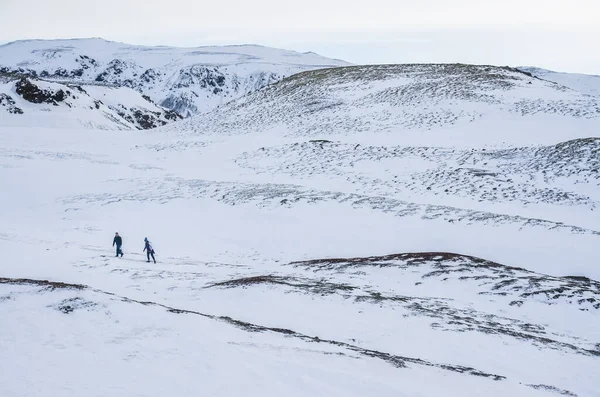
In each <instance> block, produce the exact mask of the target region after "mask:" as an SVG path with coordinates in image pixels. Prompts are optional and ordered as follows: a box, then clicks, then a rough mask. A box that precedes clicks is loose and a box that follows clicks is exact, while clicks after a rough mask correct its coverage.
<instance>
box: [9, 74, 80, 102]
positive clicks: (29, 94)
mask: <svg viewBox="0 0 600 397" xmlns="http://www.w3.org/2000/svg"><path fill="white" fill-rule="evenodd" d="M15 88H16V92H17V94H19V95H20V96H21V97H23V99H25V100H26V101H28V102H31V103H49V104H52V105H54V106H58V103H59V102H63V101H64V100H65V99H66V98H67V97H69V96H70V95H71V92H70V91H68V90H67V91H65V90H62V89H59V90H56V91H52V90H44V89H41V88H39V87H38V86H37V85H35V84H33V82H31V80H29V79H27V78H21V80H19V81H18V82H17V83H16V84H15Z"/></svg>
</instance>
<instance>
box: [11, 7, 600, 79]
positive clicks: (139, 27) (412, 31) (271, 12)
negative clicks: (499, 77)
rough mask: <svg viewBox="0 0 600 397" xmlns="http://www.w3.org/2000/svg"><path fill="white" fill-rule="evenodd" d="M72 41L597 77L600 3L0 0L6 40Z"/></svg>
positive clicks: (599, 41) (599, 68) (598, 68)
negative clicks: (245, 47)
mask: <svg viewBox="0 0 600 397" xmlns="http://www.w3.org/2000/svg"><path fill="white" fill-rule="evenodd" d="M72 37H102V38H105V39H109V40H115V41H121V42H126V43H132V44H146V45H156V44H163V45H173V46H186V47H189V46H200V45H212V44H215V45H219V44H248V43H255V44H263V45H268V46H274V47H279V48H287V49H293V50H299V51H315V52H318V53H320V54H322V55H326V56H329V57H334V58H341V59H344V60H347V61H350V62H353V63H406V62H465V63H484V64H495V65H511V66H526V65H527V66H528V65H534V66H541V67H545V68H549V69H554V70H559V71H569V72H580V73H592V74H600V0H501V1H500V0H410V1H404V0H368V1H365V0H361V1H358V0H298V1H295V2H289V1H274V0H245V1H242V0H239V1H238V0H218V1H217V0H213V1H210V0H95V1H90V0H28V1H24V0H0V41H1V42H7V41H13V40H19V39H33V38H44V39H51V38H72Z"/></svg>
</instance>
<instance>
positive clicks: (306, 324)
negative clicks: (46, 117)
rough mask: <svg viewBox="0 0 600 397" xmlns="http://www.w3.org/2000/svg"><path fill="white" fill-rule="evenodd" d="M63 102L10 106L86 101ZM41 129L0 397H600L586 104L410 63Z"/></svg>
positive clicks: (593, 148)
mask: <svg viewBox="0 0 600 397" xmlns="http://www.w3.org/2000/svg"><path fill="white" fill-rule="evenodd" d="M152 51H154V50H152ZM152 51H150V52H152ZM7 84H9V83H7ZM10 84H13V85H11V86H10V87H14V84H15V82H14V81H13V82H12V83H10ZM40 84H41V83H40ZM47 84H49V85H48V86H47V87H48V90H50V88H53V90H51V93H50V94H48V93H46V94H44V95H41V94H39V93H36V92H32V93H30V94H28V95H26V96H28V97H30V99H31V100H34V101H38V100H41V101H42V103H39V104H32V103H30V102H27V103H25V102H23V101H22V100H21V99H19V98H22V97H21V96H19V95H17V94H16V88H15V90H13V89H12V88H10V89H5V90H4V91H2V93H4V94H5V96H0V107H5V108H7V109H8V108H11V109H17V108H18V109H22V111H23V112H24V114H23V115H19V114H13V113H9V112H5V113H6V115H9V116H11V117H12V116H14V117H18V116H26V115H27V114H28V112H29V114H36V113H34V112H32V111H31V112H30V110H31V109H30V108H31V107H32V106H47V107H50V108H52V109H55V108H56V109H62V108H61V106H64V105H63V102H64V101H72V99H71V97H68V95H67V94H66V92H64V93H63V94H64V96H65V98H67V99H64V101H59V99H60V98H61V95H59V94H58V89H59V88H60V89H63V91H64V90H65V89H64V88H61V87H68V86H64V85H62V84H59V83H47ZM50 84H57V85H56V86H53V85H50ZM44 87H46V86H44ZM83 88H84V89H85V90H86V92H88V95H89V96H90V97H91V98H96V97H97V96H98V95H100V94H101V93H102V92H103V91H102V90H105V89H110V88H107V87H96V88H97V90H98V91H94V89H90V90H89V91H88V88H90V87H88V86H83ZM120 89H122V88H120ZM126 92H133V91H123V92H120V93H119V95H118V98H121V100H122V101H125V98H126ZM134 93H135V92H134ZM135 94H137V93H135ZM71 95H78V96H79V95H82V97H83V94H81V93H75V91H71ZM36 98H37V99H36ZM45 101H49V103H47V102H45ZM52 101H54V102H57V104H58V105H57V106H55V105H54V103H53V102H52ZM70 103H75V102H70ZM77 103H79V102H77ZM111 104H112V103H109V102H108V101H106V102H105V103H104V105H105V106H106V107H107V108H108V109H110V108H109V105H111ZM13 111H16V110H13ZM90 111H91V110H90ZM56 114H58V113H56ZM78 114H81V113H77V112H76V109H75V106H74V107H73V109H71V110H70V112H65V113H64V115H65V118H66V117H67V115H70V116H69V117H73V120H76V119H77V117H85V118H86V119H87V118H88V115H85V116H77V115H78ZM94 114H96V113H94ZM40 117H41V116H40ZM22 120H25V121H27V120H30V121H29V122H30V124H29V125H27V123H25V122H24V123H23V124H21V125H18V126H17V125H13V126H7V127H4V126H3V127H2V128H0V185H1V186H2V187H3V189H2V194H0V206H1V208H3V209H4V210H3V211H2V212H0V224H1V225H2V229H1V230H0V252H1V253H2V257H3V260H2V262H1V264H0V318H2V319H3V320H4V322H3V323H2V324H3V326H2V327H0V355H1V356H2V357H3V359H2V360H0V390H1V391H2V393H1V394H2V397H5V396H6V397H16V396H32V395H35V396H44V397H45V396H49V397H50V396H57V395H60V396H67V397H69V396H73V397H80V396H82V395H85V396H107V395H110V396H123V397H130V396H134V395H135V396H152V397H154V396H157V397H159V396H160V397H162V396H166V395H173V396H190V397H191V396H198V395H210V396H223V397H229V396H232V395H244V396H251V397H254V396H272V395H278V396H279V395H281V396H283V395H285V396H302V397H304V396H307V397H308V396H310V397H314V396H327V397H330V396H340V397H341V396H343V397H352V396H356V397H364V396H371V395H372V396H390V397H392V396H393V397H397V396H410V397H412V396H426V397H438V396H443V397H452V396H456V397H464V396H480V395H481V396H498V397H500V396H502V397H504V396H528V397H529V396H549V397H551V396H555V397H559V396H580V397H600V391H599V390H598V368H600V326H599V325H600V283H599V281H598V280H600V267H599V266H598V247H599V246H600V226H599V225H600V209H599V203H600V174H599V168H600V110H599V106H598V99H597V98H596V97H594V96H592V95H589V94H588V93H584V92H580V91H577V90H576V89H574V88H570V89H569V88H564V87H561V86H558V85H557V84H555V83H552V82H549V81H545V80H541V79H537V78H534V77H532V76H529V75H527V74H525V73H523V72H520V71H517V70H515V69H510V68H498V67H492V66H469V65H390V66H377V67H349V68H342V69H329V70H319V71H311V72H306V73H301V74H299V75H294V76H291V77H288V78H286V79H284V80H283V81H281V82H279V83H276V84H273V85H271V86H269V87H266V88H264V89H262V90H259V91H257V92H255V93H251V94H249V95H247V96H245V97H243V98H240V99H237V100H235V101H233V102H231V103H229V104H227V105H224V106H222V107H221V108H219V109H216V110H214V111H211V112H209V113H207V114H205V115H200V116H196V117H194V118H191V119H189V120H182V121H179V122H175V123H170V124H167V125H165V126H164V127H160V128H157V129H152V130H148V131H139V130H137V129H133V130H132V131H127V133H123V132H122V131H115V129H114V128H106V129H105V130H98V129H89V128H88V129H86V128H48V127H50V126H42V125H41V124H40V123H39V122H38V121H36V119H35V118H34V117H32V118H27V117H25V118H23V119H22ZM73 123H74V124H75V121H74V122H73ZM96 128H100V126H97V127H96ZM115 232H119V234H120V235H121V236H122V237H123V240H124V246H123V251H124V253H125V256H124V257H123V258H116V257H115V248H114V247H111V243H112V239H113V236H114V233H115ZM144 237H148V238H149V240H150V241H151V243H152V245H153V247H154V249H155V250H156V258H157V262H158V263H156V264H154V263H147V262H146V255H145V253H143V252H142V249H143V246H144V245H143V239H144Z"/></svg>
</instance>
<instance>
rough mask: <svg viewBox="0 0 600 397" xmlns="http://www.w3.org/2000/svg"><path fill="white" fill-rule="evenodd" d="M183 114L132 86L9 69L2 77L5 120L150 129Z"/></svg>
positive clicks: (0, 114) (0, 108)
mask: <svg viewBox="0 0 600 397" xmlns="http://www.w3.org/2000/svg"><path fill="white" fill-rule="evenodd" d="M179 119H181V116H179V114H177V113H175V112H173V111H171V110H168V109H165V108H163V107H161V106H158V105H156V104H155V103H153V102H152V101H151V100H150V98H148V97H143V96H142V95H141V94H139V93H138V92H136V91H134V90H132V89H130V88H126V87H119V88H111V87H103V86H94V85H86V86H82V85H78V84H61V83H55V82H48V81H43V80H40V79H36V78H31V77H22V76H21V77H17V76H15V75H4V77H3V79H2V80H0V125H2V126H3V127H8V126H27V127H42V126H45V127H60V128H81V127H84V128H92V129H94V128H95V129H104V130H107V129H115V130H128V129H150V128H156V127H159V126H162V125H165V124H167V123H170V122H173V121H176V120H179Z"/></svg>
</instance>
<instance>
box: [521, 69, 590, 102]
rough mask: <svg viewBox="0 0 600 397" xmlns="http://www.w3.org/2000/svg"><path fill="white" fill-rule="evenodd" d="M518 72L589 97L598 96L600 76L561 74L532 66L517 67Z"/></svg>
mask: <svg viewBox="0 0 600 397" xmlns="http://www.w3.org/2000/svg"><path fill="white" fill-rule="evenodd" d="M518 69H519V70H522V71H524V72H528V73H531V74H532V75H533V76H535V77H539V78H540V79H544V80H548V81H552V82H555V83H557V84H560V85H562V86H565V87H568V88H570V89H572V90H575V91H579V92H582V93H585V94H589V95H595V96H600V76H596V75H592V74H577V73H561V72H554V71H552V70H547V69H542V68H536V67H532V66H519V67H518Z"/></svg>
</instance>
